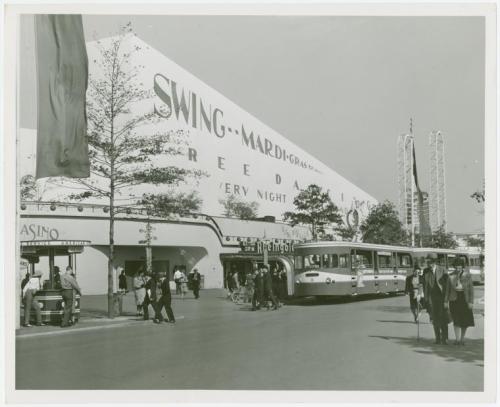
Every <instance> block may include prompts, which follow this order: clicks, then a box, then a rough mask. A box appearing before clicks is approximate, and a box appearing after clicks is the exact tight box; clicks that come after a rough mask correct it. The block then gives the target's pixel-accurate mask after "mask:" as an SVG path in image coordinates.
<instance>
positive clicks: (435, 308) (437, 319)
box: [423, 253, 448, 345]
mask: <svg viewBox="0 0 500 407" xmlns="http://www.w3.org/2000/svg"><path fill="white" fill-rule="evenodd" d="M427 264H428V266H427V267H426V268H425V269H424V276H423V282H424V298H425V303H426V308H427V312H428V313H429V315H430V317H431V319H432V325H433V327H434V334H435V337H436V340H435V342H434V343H436V344H442V345H446V344H447V341H448V312H447V310H446V309H445V303H444V300H445V293H446V287H447V284H448V274H447V273H446V271H445V270H444V267H443V266H438V265H437V255H436V254H435V253H431V254H430V255H429V256H427Z"/></svg>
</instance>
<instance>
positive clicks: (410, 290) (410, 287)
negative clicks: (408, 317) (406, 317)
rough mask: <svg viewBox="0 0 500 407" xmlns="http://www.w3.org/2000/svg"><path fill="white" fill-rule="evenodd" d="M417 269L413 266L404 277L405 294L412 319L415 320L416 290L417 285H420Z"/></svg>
mask: <svg viewBox="0 0 500 407" xmlns="http://www.w3.org/2000/svg"><path fill="white" fill-rule="evenodd" d="M418 271H419V268H418V266H417V267H415V268H414V269H413V271H412V273H411V274H410V275H409V276H407V277H406V282H405V294H406V295H407V296H408V298H409V300H410V311H411V313H412V314H413V319H414V321H415V322H417V319H418V312H419V310H418V308H419V307H418V299H417V296H418V290H419V286H420V285H421V284H420V282H419V276H418Z"/></svg>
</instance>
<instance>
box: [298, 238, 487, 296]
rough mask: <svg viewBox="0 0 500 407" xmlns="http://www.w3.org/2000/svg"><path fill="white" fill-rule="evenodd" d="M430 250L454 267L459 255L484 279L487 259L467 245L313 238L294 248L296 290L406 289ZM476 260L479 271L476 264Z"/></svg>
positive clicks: (374, 291) (475, 277)
mask: <svg viewBox="0 0 500 407" xmlns="http://www.w3.org/2000/svg"><path fill="white" fill-rule="evenodd" d="M430 253H434V254H436V255H437V257H438V258H437V261H438V264H440V265H441V266H443V267H445V268H447V269H448V270H450V269H453V265H454V263H455V260H456V258H459V259H460V260H461V261H462V263H463V264H464V266H468V267H469V268H470V270H471V274H472V276H473V281H475V282H482V281H484V273H483V272H482V267H481V264H482V263H481V261H476V260H475V259H476V254H472V253H470V252H468V251H464V250H451V249H435V248H411V247H401V246H388V245H378V244H369V243H353V242H310V243H301V244H298V245H296V246H295V247H294V277H295V285H294V288H295V289H294V295H295V296H297V297H304V296H317V297H321V296H345V295H364V294H378V293H385V294H395V293H398V292H403V291H404V289H405V282H406V276H407V275H409V274H411V273H412V272H413V269H414V267H415V266H417V265H418V266H419V267H420V268H423V267H424V262H425V258H426V257H427V256H428V255H429V254H430ZM477 257H478V258H479V255H477ZM483 258H484V256H483ZM476 262H477V263H478V269H480V271H479V273H477V272H476V269H475V264H476ZM481 276H482V277H481Z"/></svg>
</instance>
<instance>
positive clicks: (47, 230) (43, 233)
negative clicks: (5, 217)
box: [21, 224, 59, 240]
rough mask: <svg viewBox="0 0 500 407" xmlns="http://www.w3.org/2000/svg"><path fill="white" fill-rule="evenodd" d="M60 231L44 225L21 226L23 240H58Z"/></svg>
mask: <svg viewBox="0 0 500 407" xmlns="http://www.w3.org/2000/svg"><path fill="white" fill-rule="evenodd" d="M57 239H59V231H58V230H57V229H56V228H51V227H49V226H44V225H35V224H29V225H23V226H22V228H21V240H57Z"/></svg>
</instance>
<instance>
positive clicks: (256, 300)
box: [252, 269, 264, 311]
mask: <svg viewBox="0 0 500 407" xmlns="http://www.w3.org/2000/svg"><path fill="white" fill-rule="evenodd" d="M253 281H254V291H253V297H252V311H255V310H258V309H260V306H261V303H262V295H263V288H264V286H263V281H262V273H261V270H259V269H255V270H254V277H253Z"/></svg>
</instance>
